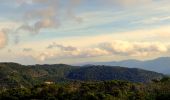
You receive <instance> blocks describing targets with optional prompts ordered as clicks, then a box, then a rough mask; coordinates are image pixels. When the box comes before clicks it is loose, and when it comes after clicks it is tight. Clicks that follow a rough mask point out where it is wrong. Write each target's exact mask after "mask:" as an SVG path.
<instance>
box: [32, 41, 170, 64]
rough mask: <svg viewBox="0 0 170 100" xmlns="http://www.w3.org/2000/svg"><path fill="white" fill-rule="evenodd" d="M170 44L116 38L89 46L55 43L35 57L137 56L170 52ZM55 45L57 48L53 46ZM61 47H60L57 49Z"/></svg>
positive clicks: (47, 58)
mask: <svg viewBox="0 0 170 100" xmlns="http://www.w3.org/2000/svg"><path fill="white" fill-rule="evenodd" d="M169 45H170V43H169V44H163V43H158V42H129V41H120V40H114V41H113V42H105V43H100V44H96V46H89V47H86V48H85V47H84V48H81V47H73V46H64V45H60V44H55V46H54V45H53V46H51V45H50V46H49V47H50V48H51V49H50V50H49V49H47V50H45V51H44V52H42V53H40V54H38V55H37V56H35V57H34V58H36V59H38V60H39V61H45V60H49V59H57V58H91V57H101V56H129V57H133V56H137V57H147V56H153V55H154V56H155V55H159V54H166V53H168V52H170V47H169ZM53 47H55V48H53ZM56 48H59V49H56Z"/></svg>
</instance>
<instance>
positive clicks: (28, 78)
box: [0, 63, 163, 87]
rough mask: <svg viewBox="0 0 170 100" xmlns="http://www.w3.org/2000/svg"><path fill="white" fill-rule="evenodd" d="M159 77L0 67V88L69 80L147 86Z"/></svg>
mask: <svg viewBox="0 0 170 100" xmlns="http://www.w3.org/2000/svg"><path fill="white" fill-rule="evenodd" d="M161 77H163V75H162V74H159V73H156V72H151V71H146V70H141V69H131V68H124V67H113V66H112V67H110V66H85V67H78V66H70V65H64V64H54V65H32V66H24V65H20V64H17V63H0V85H1V87H3V86H20V87H21V86H32V85H35V84H39V83H44V82H45V81H53V82H65V81H71V80H82V81H86V80H92V81H95V80H114V79H116V80H128V81H132V82H148V81H151V80H152V79H157V78H161Z"/></svg>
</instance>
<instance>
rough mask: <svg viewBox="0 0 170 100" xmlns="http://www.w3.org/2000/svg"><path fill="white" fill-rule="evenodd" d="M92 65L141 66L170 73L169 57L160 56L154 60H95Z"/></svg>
mask: <svg viewBox="0 0 170 100" xmlns="http://www.w3.org/2000/svg"><path fill="white" fill-rule="evenodd" d="M90 64H93V65H109V66H124V67H129V68H142V69H145V70H150V71H155V72H159V73H164V74H170V57H160V58H157V59H154V60H147V61H139V60H124V61H119V62H116V61H111V62H95V63H90Z"/></svg>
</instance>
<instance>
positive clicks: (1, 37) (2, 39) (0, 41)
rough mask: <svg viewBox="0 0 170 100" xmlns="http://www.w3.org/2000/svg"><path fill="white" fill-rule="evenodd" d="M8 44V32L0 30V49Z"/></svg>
mask: <svg viewBox="0 0 170 100" xmlns="http://www.w3.org/2000/svg"><path fill="white" fill-rule="evenodd" d="M6 44H7V36H6V33H5V32H3V31H1V32H0V49H1V48H3V47H5V46H6Z"/></svg>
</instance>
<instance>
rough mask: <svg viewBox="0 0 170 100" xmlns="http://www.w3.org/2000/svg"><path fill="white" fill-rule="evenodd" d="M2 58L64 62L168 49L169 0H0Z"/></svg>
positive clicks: (127, 56) (153, 53) (142, 54)
mask: <svg viewBox="0 0 170 100" xmlns="http://www.w3.org/2000/svg"><path fill="white" fill-rule="evenodd" d="M0 2H1V3H0V60H1V62H18V63H22V64H35V63H68V64H75V63H81V62H89V61H94V62H95V61H97V62H98V61H112V60H124V59H140V60H146V59H152V58H156V57H161V56H169V54H170V11H169V9H170V1H168V0H0Z"/></svg>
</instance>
